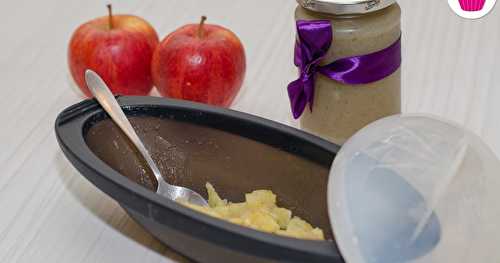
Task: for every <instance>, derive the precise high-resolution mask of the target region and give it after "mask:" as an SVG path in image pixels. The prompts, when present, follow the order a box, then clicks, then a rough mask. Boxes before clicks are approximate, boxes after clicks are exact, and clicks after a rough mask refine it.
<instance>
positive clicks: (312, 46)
mask: <svg viewBox="0 0 500 263" xmlns="http://www.w3.org/2000/svg"><path fill="white" fill-rule="evenodd" d="M297 35H298V36H297V42H296V44H295V59H294V63H295V65H296V66H297V67H298V68H299V73H300V76H299V79H297V80H295V81H293V82H291V83H290V84H289V85H288V96H289V98H290V104H291V107H292V113H293V117H294V118H295V119H298V118H299V117H300V116H301V115H302V113H303V112H304V109H305V107H306V105H307V103H309V108H310V109H311V111H312V105H313V102H314V78H315V75H316V73H317V72H319V73H321V74H323V75H324V76H326V77H328V78H330V79H332V80H336V81H338V82H341V83H344V84H349V85H358V84H367V83H371V82H375V81H378V80H381V79H383V78H385V77H387V76H389V75H391V74H392V73H394V72H395V71H396V70H398V68H399V67H400V66H401V39H399V40H398V41H396V42H395V43H394V44H392V45H391V46H389V47H387V48H385V49H383V50H381V51H377V52H374V53H371V54H366V55H361V56H353V57H348V58H342V59H339V60H336V61H334V62H332V63H330V64H328V65H325V66H320V65H319V64H320V62H321V61H322V60H323V58H324V57H325V55H326V53H327V51H328V49H329V48H330V46H331V44H332V35H333V33H332V25H331V23H330V21H329V20H313V21H306V20H298V21H297Z"/></svg>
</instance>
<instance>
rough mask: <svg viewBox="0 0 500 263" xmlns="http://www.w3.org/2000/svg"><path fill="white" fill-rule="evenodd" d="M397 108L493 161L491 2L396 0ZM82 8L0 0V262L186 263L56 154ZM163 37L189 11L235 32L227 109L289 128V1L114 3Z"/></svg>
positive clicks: (497, 139)
mask: <svg viewBox="0 0 500 263" xmlns="http://www.w3.org/2000/svg"><path fill="white" fill-rule="evenodd" d="M399 2H400V5H401V6H402V9H403V31H404V33H403V34H404V35H403V41H404V47H403V50H404V65H403V105H404V111H405V112H420V113H421V112H425V113H432V114H435V115H439V116H442V117H445V118H449V119H452V120H455V121H457V122H459V123H462V124H465V125H466V126H467V127H469V128H470V129H472V130H473V131H474V132H476V133H477V134H478V135H480V136H481V137H482V138H483V139H484V140H485V141H486V142H487V143H488V144H489V145H490V146H491V148H492V149H493V151H494V152H495V153H496V154H497V155H500V121H499V117H498V113H499V112H500V87H498V83H499V81H500V59H499V58H500V10H499V9H500V6H497V7H496V8H495V9H494V10H493V12H492V13H491V14H490V15H488V16H487V17H485V18H483V19H480V20H475V21H472V20H464V19H462V18H459V17H458V16H456V15H455V14H454V13H453V12H452V11H451V9H450V8H449V7H448V4H447V1H445V0H439V1H437V0H418V1H415V0H400V1H399ZM106 3H108V2H105V1H97V0H86V1H62V0H45V1H28V0H19V1H3V2H2V7H1V8H0V22H1V23H0V36H1V41H0V54H1V56H0V76H1V78H0V80H1V83H2V84H1V86H0V89H1V91H2V93H1V96H0V105H2V111H1V113H0V114H1V120H2V129H0V143H1V144H0V145H1V151H0V164H1V167H2V168H1V171H2V172H1V174H0V211H1V212H0V262H6V263H14V262H51V263H57V262H75V263H79V262H187V260H186V259H185V258H183V257H181V256H179V255H177V254H176V253H175V252H173V251H171V250H169V249H168V248H166V247H165V246H164V245H162V244H160V243H159V242H158V241H156V240H155V239H154V238H153V237H152V236H151V235H149V234H148V233H147V232H145V231H144V230H143V229H142V228H141V227H140V226H138V225H137V224H136V223H135V222H133V221H132V220H131V219H130V218H129V217H128V216H127V215H126V214H125V213H124V211H123V210H122V209H121V208H120V207H119V206H118V205H117V204H116V203H115V202H114V201H113V200H111V199H110V198H109V197H107V196H106V195H104V194H103V193H102V192H100V191H99V190H97V189H96V188H94V187H93V186H92V185H91V184H90V183H89V182H87V181H86V180H85V179H83V178H82V177H81V176H80V175H79V174H78V173H77V172H76V171H75V169H74V168H73V167H72V166H71V165H70V164H69V163H68V161H66V159H65V158H64V156H63V155H62V153H61V151H60V150H59V147H58V146H57V142H56V139H55V136H54V131H53V125H54V120H55V117H56V115H57V114H58V113H59V112H60V111H61V110H62V109H63V108H65V107H67V106H69V105H71V104H73V103H75V102H78V101H79V100H81V99H82V97H81V95H80V93H79V92H78V91H77V89H76V88H75V85H74V83H73V81H72V79H71V77H70V75H69V73H68V66H67V61H66V48H67V44H68V41H69V38H70V36H71V33H72V32H73V30H74V29H75V28H76V27H77V26H78V25H79V24H80V23H82V22H84V21H87V20H89V19H91V18H94V17H96V16H100V15H104V14H106V9H105V4H106ZM112 3H113V4H114V10H115V11H116V12H119V13H132V14H136V15H139V16H142V17H144V18H145V19H146V20H148V21H150V22H151V23H152V24H153V25H154V26H155V27H156V29H157V31H158V32H159V34H160V35H161V36H162V37H163V36H165V35H166V34H168V33H169V32H171V31H173V30H175V29H176V28H177V27H179V26H181V25H183V24H185V23H196V22H197V21H198V20H199V17H200V15H207V16H208V18H209V20H208V22H211V23H217V24H222V25H225V26H227V27H229V28H231V29H232V30H233V31H234V32H235V33H237V34H238V35H239V36H240V38H241V40H242V41H243V43H244V44H245V47H246V52H247V61H248V66H247V75H246V80H245V84H244V87H243V89H242V91H241V93H240V94H239V96H238V97H237V100H236V102H235V104H234V106H233V108H234V109H236V110H240V111H245V112H249V113H252V114H256V115H259V116H262V117H265V118H269V119H273V120H276V121H279V122H282V123H285V124H289V125H296V123H295V122H294V121H293V120H292V118H291V115H290V111H289V104H288V99H287V95H286V85H287V83H288V82H290V81H291V80H293V79H294V77H295V72H296V70H295V68H294V67H293V65H292V48H293V41H294V20H293V11H294V8H295V6H296V4H295V2H294V1H293V0H272V1H264V0H254V1H242V0H237V1H235V0H217V1H204V0H142V1H128V0H122V1H113V2H112Z"/></svg>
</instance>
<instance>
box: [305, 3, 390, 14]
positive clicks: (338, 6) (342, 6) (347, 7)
mask: <svg viewBox="0 0 500 263" xmlns="http://www.w3.org/2000/svg"><path fill="white" fill-rule="evenodd" d="M297 2H298V3H299V4H300V5H301V6H302V7H304V8H306V9H309V10H311V11H315V12H320V13H328V14H335V15H344V14H365V13H370V12H375V11H378V10H380V9H384V8H386V7H388V6H390V5H392V4H394V3H396V0H297Z"/></svg>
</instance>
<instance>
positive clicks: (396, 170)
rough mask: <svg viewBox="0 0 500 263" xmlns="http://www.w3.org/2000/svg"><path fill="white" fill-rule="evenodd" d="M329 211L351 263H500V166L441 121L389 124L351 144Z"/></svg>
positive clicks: (478, 143) (337, 168)
mask: <svg viewBox="0 0 500 263" xmlns="http://www.w3.org/2000/svg"><path fill="white" fill-rule="evenodd" d="M328 209H329V215H330V221H331V225H332V227H333V232H334V234H335V239H336V241H337V244H338V246H339V248H340V251H341V253H342V255H343V257H344V259H345V260H346V262H348V263H393V262H431V263H433V262H436V263H437V262H439V263H442V262H454V263H456V262H481V263H487V262H492V263H493V262H494V263H498V262H500V162H499V161H498V159H497V158H496V157H495V155H494V154H493V152H492V151H491V150H490V149H489V148H488V147H487V145H485V143H484V142H483V141H482V140H481V139H480V138H479V137H477V136H476V135H474V134H472V133H471V132H469V131H466V130H465V129H464V128H462V127H460V126H459V125H457V124H453V123H450V122H447V121H443V120H439V119H437V118H435V117H429V116H417V115H406V116H392V117H388V118H385V119H382V120H379V121H377V122H374V123H372V124H370V125H369V126H367V127H366V128H364V129H362V130H361V131H360V132H358V133H356V134H355V135H354V136H353V137H352V138H351V139H349V140H348V141H347V142H346V143H345V145H344V146H343V147H342V149H341V151H340V152H339V154H338V155H337V157H336V158H335V161H334V164H333V166H332V169H331V171H330V180H329V184H328Z"/></svg>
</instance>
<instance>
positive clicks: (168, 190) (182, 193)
mask: <svg viewBox="0 0 500 263" xmlns="http://www.w3.org/2000/svg"><path fill="white" fill-rule="evenodd" d="M85 81H86V82H87V86H88V88H89V90H90V91H91V92H92V94H93V95H94V97H95V98H96V99H97V101H99V103H100V104H101V106H102V107H103V108H104V110H105V111H106V112H107V113H108V114H109V116H111V119H113V121H114V122H115V123H116V124H117V125H118V126H119V127H120V128H121V129H122V131H123V132H124V133H125V134H126V135H127V137H128V138H129V139H130V141H131V142H132V143H133V144H134V145H135V147H136V148H137V150H139V152H140V153H141V154H142V157H144V159H145V160H146V162H147V163H148V165H149V167H150V168H151V171H153V174H154V175H155V177H156V180H157V181H158V188H157V189H156V193H158V194H161V195H163V196H165V197H166V198H169V199H171V200H174V201H175V200H182V201H187V202H189V203H192V204H195V205H201V206H207V205H208V203H207V201H206V200H205V199H204V198H203V197H202V196H201V195H200V194H198V193H197V192H195V191H193V190H191V189H188V188H186V187H181V186H175V185H171V184H169V183H167V182H165V180H164V179H163V177H162V176H161V173H160V170H159V169H158V167H157V166H156V164H155V162H154V161H153V159H152V158H151V156H150V155H149V153H148V151H147V150H146V147H144V144H142V141H141V140H140V139H139V137H138V136H137V134H136V133H135V130H134V128H133V127H132V125H131V124H130V122H129V121H128V119H127V117H126V116H125V113H123V111H122V108H121V107H120V105H118V102H117V101H116V99H115V97H114V96H113V94H112V93H111V91H110V90H109V88H108V87H107V86H106V83H104V81H103V80H102V79H101V77H99V75H97V73H95V72H94V71H92V70H89V69H87V70H86V71H85Z"/></svg>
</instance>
